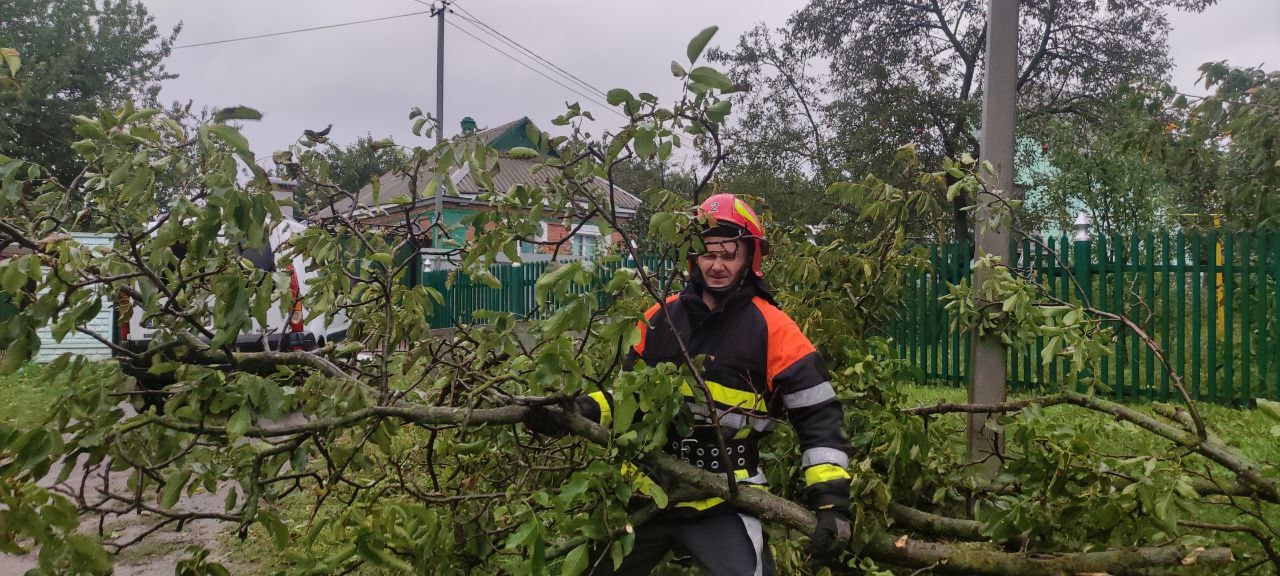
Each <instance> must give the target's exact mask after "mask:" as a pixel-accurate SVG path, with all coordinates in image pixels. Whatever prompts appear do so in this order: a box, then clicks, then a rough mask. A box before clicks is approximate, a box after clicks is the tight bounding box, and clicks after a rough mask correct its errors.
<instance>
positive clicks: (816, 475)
mask: <svg viewBox="0 0 1280 576" xmlns="http://www.w3.org/2000/svg"><path fill="white" fill-rule="evenodd" d="M848 479H849V473H848V472H845V470H844V468H841V467H839V466H836V465H835V464H818V465H817V466H810V467H808V468H805V470H804V484H805V486H813V485H814V484H821V483H823V482H830V481H832V480H848Z"/></svg>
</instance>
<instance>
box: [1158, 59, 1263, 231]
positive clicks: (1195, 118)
mask: <svg viewBox="0 0 1280 576" xmlns="http://www.w3.org/2000/svg"><path fill="white" fill-rule="evenodd" d="M1200 72H1201V74H1202V76H1201V78H1202V79H1203V80H1204V86H1205V88H1207V89H1212V90H1214V92H1213V93H1212V94H1210V95H1209V96H1206V97H1204V98H1198V99H1195V98H1192V99H1189V98H1187V97H1186V96H1184V95H1178V94H1174V93H1173V92H1172V90H1170V89H1168V88H1166V89H1165V90H1164V91H1162V92H1160V93H1159V94H1158V95H1157V96H1158V98H1153V99H1152V100H1151V102H1150V103H1149V106H1152V107H1160V108H1161V111H1162V114H1161V115H1160V116H1158V117H1155V118H1153V119H1152V121H1151V122H1149V124H1148V127H1147V130H1146V132H1145V133H1144V134H1143V136H1145V139H1144V140H1141V141H1139V142H1138V144H1139V145H1140V146H1141V148H1140V149H1142V150H1144V151H1145V152H1146V153H1147V154H1149V155H1150V156H1151V158H1152V159H1154V160H1158V161H1160V162H1161V163H1162V165H1163V166H1164V167H1165V170H1166V171H1167V172H1168V174H1169V175H1170V178H1171V179H1175V180H1176V181H1177V182H1180V183H1182V184H1183V187H1184V188H1186V189H1188V190H1187V192H1188V193H1189V194H1201V195H1209V194H1216V195H1217V196H1218V197H1219V198H1220V200H1219V203H1217V204H1216V205H1217V206H1220V207H1221V212H1223V213H1224V215H1225V221H1224V225H1225V226H1228V227H1231V228H1236V229H1243V230H1268V229H1274V228H1276V227H1277V226H1280V71H1271V72H1266V71H1263V70H1261V69H1260V68H1235V67H1232V66H1229V65H1228V64H1227V63H1225V62H1210V63H1207V64H1204V65H1202V66H1201V67H1200ZM1209 206H1210V207H1211V206H1213V205H1209ZM1192 207H1195V206H1194V205H1193V206H1192ZM1188 211H1191V210H1188ZM1200 213H1202V214H1205V215H1206V219H1207V214H1208V211H1207V210H1202V211H1200ZM1206 224H1207V222H1206Z"/></svg>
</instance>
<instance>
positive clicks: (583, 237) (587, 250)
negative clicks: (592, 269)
mask: <svg viewBox="0 0 1280 576" xmlns="http://www.w3.org/2000/svg"><path fill="white" fill-rule="evenodd" d="M607 242H608V240H607V239H605V238H602V237H601V236H600V228H599V227H598V226H592V225H590V224H587V225H585V226H583V227H582V228H579V229H578V232H577V233H576V234H574V235H573V239H572V240H570V244H569V252H570V253H571V254H573V255H574V256H581V257H583V258H591V257H593V256H595V255H596V254H598V253H599V252H600V248H601V245H602V243H606V244H607Z"/></svg>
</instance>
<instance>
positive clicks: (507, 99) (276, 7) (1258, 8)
mask: <svg viewBox="0 0 1280 576" xmlns="http://www.w3.org/2000/svg"><path fill="white" fill-rule="evenodd" d="M429 2H430V0H363V1H361V2H349V1H337V0H220V1H218V2H192V1H190V0H144V3H145V4H146V5H147V7H148V8H149V9H150V10H151V12H152V14H153V15H154V16H155V18H156V22H157V24H158V25H160V27H161V28H162V29H169V28H172V26H173V25H175V24H177V23H178V22H179V21H181V22H182V23H183V31H182V34H181V35H180V37H179V39H178V42H177V45H178V46H186V47H182V48H179V49H177V50H175V51H174V53H173V55H172V56H171V57H170V58H169V60H168V61H167V66H168V68H169V70H170V71H171V72H175V73H177V74H179V75H180V77H179V78H178V79H175V80H171V81H169V82H168V84H166V86H165V87H164V90H163V92H162V93H161V98H162V100H163V101H166V102H167V101H171V100H181V101H184V102H185V101H187V100H194V102H195V104H196V106H197V107H199V106H204V105H208V106H219V107H221V106H229V105H246V106H251V107H254V108H257V109H258V110H260V111H261V112H263V113H264V115H265V116H264V118H263V120H262V121H261V122H251V123H248V125H247V126H246V128H245V133H246V135H247V136H248V137H249V139H250V142H251V143H252V144H253V149H254V151H255V153H256V154H257V155H258V156H259V158H262V159H263V160H264V161H267V160H268V159H269V157H270V153H271V151H273V150H278V149H282V148H285V147H287V146H288V145H289V144H291V143H292V142H293V141H294V140H296V138H297V137H298V135H299V134H300V133H301V131H302V130H303V129H307V128H310V129H321V128H324V127H325V125H327V124H329V123H333V131H332V133H331V134H330V137H331V138H332V139H333V140H334V141H335V142H337V143H340V144H345V143H348V142H351V141H352V140H354V139H356V138H358V137H360V136H364V135H366V134H371V135H373V136H374V137H377V138H381V137H384V136H393V137H395V138H396V140H397V141H399V142H400V143H402V144H406V143H411V142H412V141H413V140H414V137H413V136H412V134H411V133H410V131H409V128H410V122H409V120H408V112H409V109H410V108H411V107H413V106H420V107H421V108H422V109H423V110H424V111H427V112H431V113H434V110H435V78H436V64H435V63H436V26H437V24H436V21H435V19H433V18H430V17H429V16H428V15H427V14H418V15H412V16H404V17H396V18H388V19H385V20H380V21H375V22H368V23H363V24H355V25H350V26H339V27H332V28H324V29H320V30H314V31H309V32H301V33H294V34H285V35H279V36H273V37H267V38H261V39H254V40H246V41H236V42H224V43H217V44H210V45H204V46H195V45H196V44H202V43H206V42H216V41H221V40H227V39H233V38H240V37H246V36H256V35H262V34H271V33H277V32H284V31H289V30H298V29H303V28H316V27H326V26H331V25H335V24H343V23H348V22H354V21H361V20H371V19H375V18H386V17H395V16H400V15H405V14H412V13H414V12H425V11H427V10H428V9H429V7H428V6H427V5H426V3H429ZM802 5H803V2H799V1H783V0H771V1H764V0H696V1H689V0H643V1H641V0H547V1H544V2H532V1H528V0H459V1H458V2H457V3H456V4H455V13H453V14H449V15H448V17H447V22H449V25H448V26H447V27H446V31H445V38H446V40H445V41H446V46H445V56H446V65H445V124H446V129H447V131H448V132H456V131H457V126H458V121H459V120H460V119H461V118H462V117H463V116H471V117H472V118H474V119H475V120H476V121H477V122H478V123H479V125H480V126H481V127H482V128H483V127H485V126H496V125H498V124H501V123H504V122H506V121H509V120H513V119H516V118H519V117H521V116H529V117H530V118H532V119H533V120H534V121H535V122H538V123H539V124H541V125H542V126H543V128H544V129H549V128H551V126H549V124H550V119H551V118H553V117H554V116H556V115H557V114H559V113H560V112H562V111H563V110H564V106H565V103H566V102H574V101H576V102H581V103H582V104H583V106H584V108H586V109H589V110H592V111H593V112H594V113H595V116H596V118H597V119H598V120H599V122H598V123H597V124H598V128H597V129H596V130H595V132H596V133H599V132H600V131H602V130H604V129H606V128H611V127H613V126H616V125H617V124H618V123H619V120H620V118H619V117H618V116H616V115H614V114H613V113H611V112H610V111H608V110H607V106H605V105H604V104H603V103H597V102H595V101H593V100H596V101H603V97H602V96H598V95H593V94H592V91H591V90H590V88H587V87H585V86H582V85H577V84H575V82H574V81H573V80H570V79H566V78H564V77H562V76H560V75H559V74H557V73H556V72H555V71H554V70H548V69H547V68H546V67H545V66H542V65H541V63H540V62H538V61H537V60H535V59H534V58H533V57H532V56H529V55H528V54H523V53H521V52H520V51H519V50H518V49H517V48H513V47H512V46H510V45H507V44H504V43H503V41H502V40H501V39H498V38H495V37H494V36H492V35H490V34H488V33H487V31H486V30H485V29H484V28H483V27H482V25H487V26H489V27H491V29H493V30H496V31H497V32H499V33H501V34H504V35H505V36H507V37H508V38H509V39H511V40H514V41H515V42H517V43H519V44H520V45H522V46H524V47H525V48H528V49H529V50H531V51H532V52H534V53H536V54H537V55H538V56H540V57H542V58H544V59H545V60H547V61H549V62H551V63H553V64H554V65H555V66H558V67H559V68H561V69H562V70H564V71H567V72H568V73H571V74H573V75H574V76H576V77H577V78H578V79H580V80H582V81H584V82H586V83H587V84H589V85H590V86H592V87H595V88H598V89H600V90H603V91H607V90H609V89H610V88H615V87H623V88H628V89H631V90H632V91H633V92H635V91H639V90H645V91H649V92H653V93H654V94H656V95H658V96H659V97H660V98H663V99H664V100H665V101H670V100H671V99H673V98H675V97H676V96H678V90H679V83H678V82H676V81H675V79H673V78H672V77H671V75H670V72H669V62H670V61H671V60H673V59H677V60H681V61H682V62H684V60H685V56H684V52H685V45H686V44H687V43H688V40H689V39H690V38H691V37H693V36H694V35H695V34H696V33H697V32H698V31H699V30H701V29H703V28H704V27H706V26H710V25H718V26H719V27H720V32H719V34H718V35H717V36H716V38H715V39H714V40H713V41H712V43H713V45H715V44H721V45H725V44H731V43H733V42H735V41H736V39H737V37H738V36H739V35H740V34H741V33H742V32H744V31H746V30H748V29H750V28H751V27H753V26H755V25H756V24H758V23H765V24H767V25H769V26H770V27H777V26H780V25H782V24H783V22H784V21H785V20H786V18H787V16H789V15H790V14H791V13H792V12H794V11H795V10H796V9H797V8H799V7H800V6H802ZM1171 21H1172V23H1173V32H1172V34H1171V36H1170V45H1171V49H1172V55H1173V59H1174V62H1175V64H1176V66H1177V68H1176V69H1175V70H1174V82H1175V84H1176V85H1178V86H1179V87H1180V88H1181V90H1182V91H1183V92H1188V93H1192V94H1202V93H1204V92H1205V90H1204V89H1203V87H1202V86H1195V85H1194V83H1195V80H1196V76H1197V75H1198V74H1197V72H1196V71H1195V68H1196V66H1198V65H1199V64H1200V63H1202V62H1205V61H1209V60H1221V59H1227V60H1229V61H1230V62H1231V63H1232V64H1237V65H1259V64H1265V65H1266V66H1267V67H1268V68H1269V69H1276V68H1280V62H1278V60H1280V27H1277V26H1276V23H1277V22H1280V0H1219V3H1218V5H1217V6H1214V7H1212V8H1210V9H1209V10H1207V11H1206V12H1204V13H1201V14H1181V13H1175V14H1173V15H1172V17H1171ZM473 36H474V37H473ZM481 40H483V41H484V42H487V43H488V44H491V45H493V46H494V47H497V48H501V49H502V50H503V51H504V52H506V53H508V54H510V55H512V56H516V57H517V58H516V59H518V60H520V61H521V62H524V63H525V65H522V64H520V63H517V62H516V61H513V59H512V57H509V56H506V55H504V54H503V53H500V52H499V51H497V50H495V49H494V48H491V47H489V46H486V45H485V44H483V43H481ZM526 66H527V67H526ZM530 68H534V69H536V70H537V72H535V71H534V70H531V69H530ZM544 75H545V76H544ZM547 77H551V78H554V79H555V80H556V82H559V84H557V83H556V82H553V81H552V80H551V79H548V78H547ZM570 88H572V89H573V91H571V90H570ZM574 91H576V92H577V93H575V92H574ZM448 132H447V133H448Z"/></svg>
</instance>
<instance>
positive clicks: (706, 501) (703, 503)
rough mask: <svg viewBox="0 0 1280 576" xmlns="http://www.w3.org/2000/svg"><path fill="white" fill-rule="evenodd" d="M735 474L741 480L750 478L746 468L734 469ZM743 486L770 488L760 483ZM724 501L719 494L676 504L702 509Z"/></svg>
mask: <svg viewBox="0 0 1280 576" xmlns="http://www.w3.org/2000/svg"><path fill="white" fill-rule="evenodd" d="M733 476H734V478H736V479H737V480H738V481H739V482H741V481H742V480H746V479H747V478H748V474H747V471H746V470H734V471H733ZM743 486H750V487H752V488H759V489H761V490H768V487H766V486H762V485H760V484H743ZM723 502H724V498H721V497H719V496H712V497H710V498H703V499H701V500H690V501H688V502H679V503H677V504H676V506H684V507H685V508H693V509H694V510H699V511H701V510H706V509H708V508H711V507H712V506H715V505H717V504H721V503H723Z"/></svg>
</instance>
